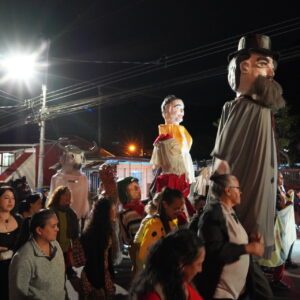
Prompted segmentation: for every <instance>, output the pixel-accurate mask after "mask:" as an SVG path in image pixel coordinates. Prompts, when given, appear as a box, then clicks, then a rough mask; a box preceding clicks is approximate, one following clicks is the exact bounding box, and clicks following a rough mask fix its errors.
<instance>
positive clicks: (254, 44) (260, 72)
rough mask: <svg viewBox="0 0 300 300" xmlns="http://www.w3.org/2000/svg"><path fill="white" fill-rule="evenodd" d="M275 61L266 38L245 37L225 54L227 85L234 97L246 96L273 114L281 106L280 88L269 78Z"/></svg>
mask: <svg viewBox="0 0 300 300" xmlns="http://www.w3.org/2000/svg"><path fill="white" fill-rule="evenodd" d="M278 58H279V54H278V52H275V51H273V50H271V40H270V38H269V37H268V36H266V35H261V34H249V35H247V36H244V37H242V38H241V39H240V41H239V44H238V50H237V51H235V52H233V53H231V54H229V55H228V59H229V60H230V62H229V66H228V82H229V85H230V87H231V88H232V89H233V90H234V91H236V92H237V95H238V96H240V95H248V96H251V97H252V98H253V99H255V100H258V101H260V102H261V103H262V104H264V105H265V106H268V107H270V108H272V109H274V110H277V109H278V108H281V107H283V106H284V103H285V101H284V100H283V98H282V88H281V86H280V85H279V83H277V82H276V81H275V80H274V79H273V78H274V75H275V69H276V66H277V61H278Z"/></svg>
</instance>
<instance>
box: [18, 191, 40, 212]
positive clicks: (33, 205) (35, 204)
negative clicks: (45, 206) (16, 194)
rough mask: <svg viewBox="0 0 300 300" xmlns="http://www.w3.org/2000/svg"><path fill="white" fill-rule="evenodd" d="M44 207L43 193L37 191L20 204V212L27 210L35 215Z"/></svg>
mask: <svg viewBox="0 0 300 300" xmlns="http://www.w3.org/2000/svg"><path fill="white" fill-rule="evenodd" d="M41 208H42V195H41V194H40V193H35V194H32V195H29V196H28V197H27V198H26V199H25V200H23V201H21V202H20V204H19V213H20V214H22V215H23V214H24V213H25V212H26V213H28V214H30V215H33V214H35V213H36V212H38V211H39V210H40V209H41Z"/></svg>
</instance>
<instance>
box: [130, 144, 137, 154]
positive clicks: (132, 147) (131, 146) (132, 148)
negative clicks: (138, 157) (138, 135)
mask: <svg viewBox="0 0 300 300" xmlns="http://www.w3.org/2000/svg"><path fill="white" fill-rule="evenodd" d="M128 150H129V152H131V153H133V152H135V151H136V146H135V145H134V144H130V145H129V146H128Z"/></svg>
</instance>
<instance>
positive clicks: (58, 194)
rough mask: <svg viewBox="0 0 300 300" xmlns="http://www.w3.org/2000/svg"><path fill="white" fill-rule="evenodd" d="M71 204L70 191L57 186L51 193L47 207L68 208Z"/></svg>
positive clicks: (65, 187) (64, 187)
mask: <svg viewBox="0 0 300 300" xmlns="http://www.w3.org/2000/svg"><path fill="white" fill-rule="evenodd" d="M70 204H71V191H70V189H69V188H68V187H67V186H63V185H61V186H58V187H57V188H56V189H55V190H54V191H53V193H52V195H51V197H50V199H49V203H48V207H55V206H70Z"/></svg>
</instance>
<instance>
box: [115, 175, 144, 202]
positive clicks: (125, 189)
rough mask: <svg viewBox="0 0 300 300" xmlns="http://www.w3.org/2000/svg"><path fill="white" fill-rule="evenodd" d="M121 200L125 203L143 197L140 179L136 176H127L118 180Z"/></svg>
mask: <svg viewBox="0 0 300 300" xmlns="http://www.w3.org/2000/svg"><path fill="white" fill-rule="evenodd" d="M117 186H118V194H119V200H120V202H121V203H122V204H123V205H126V204H128V203H130V202H135V201H140V200H141V198H142V194H141V188H140V186H139V180H138V179H137V178H135V177H131V176H129V177H125V178H123V179H121V180H118V182H117Z"/></svg>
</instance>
